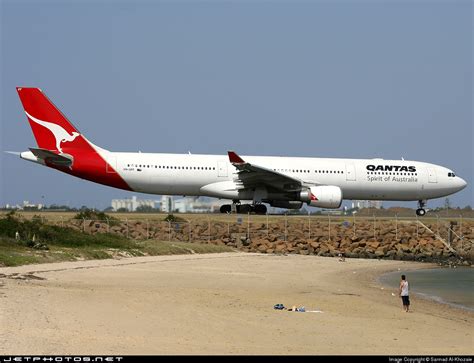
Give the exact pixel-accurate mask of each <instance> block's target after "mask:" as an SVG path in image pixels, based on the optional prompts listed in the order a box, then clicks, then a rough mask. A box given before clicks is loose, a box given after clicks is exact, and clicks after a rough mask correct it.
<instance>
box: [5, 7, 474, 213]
mask: <svg viewBox="0 0 474 363" xmlns="http://www.w3.org/2000/svg"><path fill="white" fill-rule="evenodd" d="M0 9H1V10H0V11H1V19H0V20H1V28H0V32H1V54H0V63H1V64H0V66H1V68H0V69H1V73H0V76H1V88H0V109H1V116H0V117H1V122H0V134H1V138H0V150H2V151H5V150H13V151H23V150H27V148H28V147H34V146H36V143H35V140H34V138H33V135H32V132H31V130H30V127H29V125H28V123H27V120H26V117H25V115H24V113H23V109H22V107H21V103H20V101H19V99H18V96H17V93H16V90H15V87H16V86H31V87H40V88H41V89H42V90H43V91H44V92H45V93H46V94H47V95H48V97H49V98H50V99H52V100H53V102H54V103H55V104H56V105H57V106H58V107H59V108H60V109H61V110H62V111H63V113H64V114H65V115H67V117H68V118H69V119H70V121H71V122H72V123H73V124H74V125H75V126H76V127H77V128H78V129H79V130H80V132H81V133H82V134H84V135H85V136H86V137H87V138H88V139H89V140H91V141H92V142H93V143H95V144H97V145H99V146H101V147H103V148H106V149H109V150H111V151H138V150H140V151H142V152H171V153H187V152H188V151H191V152H192V153H194V154H201V153H202V154H225V153H226V152H227V150H236V151H237V152H238V153H240V154H243V155H286V156H311V157H344V158H384V159H401V158H402V157H403V158H405V159H410V160H418V161H425V162H430V163H435V164H439V165H443V166H446V167H449V168H452V169H453V170H454V171H455V172H456V174H457V175H459V176H461V177H462V178H464V179H465V180H466V181H467V182H468V183H469V186H468V187H467V188H466V189H464V190H463V191H461V192H459V193H457V194H455V195H453V196H450V201H451V204H452V205H454V206H461V207H464V206H466V205H471V206H474V189H473V187H472V183H473V182H474V177H473V154H474V150H473V136H474V135H473V62H472V61H473V19H472V18H473V4H472V2H471V1H469V0H466V1H448V0H446V1H424V0H423V1H382V0H381V1H376V0H371V1H356V0H354V1H351V0H345V1H304V2H298V1H278V2H277V1H232V2H230V1H222V2H220V1H219V2H218V1H129V2H127V1H122V2H112V1H69V2H64V1H61V2H59V1H56V2H54V1H41V0H39V1H21V0H20V1H19V0H14V1H13V0H3V1H1V8H0ZM0 166H1V168H0V205H4V204H6V203H10V204H15V203H19V202H21V201H23V200H29V201H30V202H33V203H46V204H52V203H55V204H67V205H70V206H71V207H73V206H76V207H80V206H82V205H87V206H90V207H96V208H101V209H102V208H106V207H108V206H110V201H111V199H113V198H127V197H131V196H132V195H138V196H140V197H144V198H152V199H153V198H154V197H150V196H146V195H141V194H140V193H131V192H126V191H121V190H118V189H113V188H109V187H105V186H101V185H98V184H94V183H91V182H87V181H83V180H81V179H77V178H73V177H71V176H69V175H66V174H63V173H59V172H57V171H55V170H52V169H49V168H44V167H41V166H40V165H36V164H33V163H29V162H26V161H23V160H21V159H19V158H18V157H15V156H12V155H9V154H5V153H3V152H2V153H1V155H0ZM397 204H399V205H402V206H408V207H415V205H416V203H415V202H411V203H406V202H405V203H401V202H400V203H397ZM443 204H444V198H441V199H438V200H434V201H430V202H429V205H428V206H429V207H435V206H440V205H443Z"/></svg>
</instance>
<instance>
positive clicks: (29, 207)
mask: <svg viewBox="0 0 474 363" xmlns="http://www.w3.org/2000/svg"><path fill="white" fill-rule="evenodd" d="M43 208H44V204H41V203H38V204H33V203H30V202H29V201H28V200H24V201H23V204H16V205H10V204H6V205H5V209H17V210H32V209H33V210H40V209H43Z"/></svg>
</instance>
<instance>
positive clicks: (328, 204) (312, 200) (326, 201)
mask: <svg viewBox="0 0 474 363" xmlns="http://www.w3.org/2000/svg"><path fill="white" fill-rule="evenodd" d="M300 200H301V201H302V202H306V203H307V204H308V205H310V206H311V207H319V208H339V207H340V206H341V203H342V190H341V188H339V187H336V186H334V185H321V186H317V187H310V188H308V189H306V190H302V191H301V192H300Z"/></svg>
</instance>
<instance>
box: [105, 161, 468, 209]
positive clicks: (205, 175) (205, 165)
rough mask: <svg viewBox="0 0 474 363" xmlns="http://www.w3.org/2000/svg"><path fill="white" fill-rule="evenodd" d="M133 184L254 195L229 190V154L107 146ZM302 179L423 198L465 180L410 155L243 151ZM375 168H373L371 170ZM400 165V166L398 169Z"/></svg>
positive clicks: (347, 193) (160, 190)
mask: <svg viewBox="0 0 474 363" xmlns="http://www.w3.org/2000/svg"><path fill="white" fill-rule="evenodd" d="M104 154H105V155H103V156H104V157H105V159H106V160H107V162H108V163H109V164H110V165H112V166H113V167H114V168H115V170H117V172H118V173H119V174H120V176H121V177H122V178H123V179H124V180H125V181H126V182H127V183H128V184H129V185H130V187H131V188H132V190H135V191H137V192H143V193H150V194H168V195H189V196H211V197H217V198H224V199H247V200H251V199H253V198H254V196H253V193H252V192H249V191H246V192H245V193H244V194H242V193H241V194H239V192H236V191H235V190H232V186H233V185H235V184H233V183H234V181H235V180H236V179H237V169H236V168H235V167H234V166H233V165H232V164H231V163H230V162H229V158H228V156H227V155H191V154H161V153H156V154H152V153H120V152H105V153H104ZM242 157H243V158H244V159H245V160H246V161H247V162H249V163H252V164H256V165H260V166H264V167H265V168H268V169H272V170H274V171H276V172H279V173H282V174H285V175H288V176H291V177H294V178H298V179H300V180H302V181H304V182H308V183H315V184H321V185H335V186H338V187H340V188H341V190H342V193H343V198H344V199H356V200H358V199H364V200H365V199H368V200H400V201H409V200H427V199H433V198H439V197H443V196H446V195H450V194H452V193H455V192H457V191H459V190H461V189H463V188H464V186H465V185H466V182H465V181H464V180H463V179H461V178H459V177H457V176H454V174H453V173H452V171H451V170H449V169H447V168H445V167H442V166H439V165H434V164H429V163H424V162H418V161H409V160H383V159H329V158H304V157H269V156H242ZM372 169H373V170H372ZM400 169H402V170H400Z"/></svg>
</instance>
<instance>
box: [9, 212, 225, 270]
mask: <svg viewBox="0 0 474 363" xmlns="http://www.w3.org/2000/svg"><path fill="white" fill-rule="evenodd" d="M89 216H90V214H89ZM225 251H227V252H228V251H231V249H230V248H228V247H225V246H214V245H201V244H198V243H178V242H159V241H155V240H145V241H133V240H129V239H127V238H125V237H123V236H120V235H115V234H109V233H101V234H94V235H91V234H85V233H82V232H81V231H78V230H75V229H73V228H68V227H59V226H54V225H48V224H45V223H43V222H42V220H41V219H40V218H32V219H30V220H25V219H22V218H21V216H17V215H16V214H15V213H14V212H10V213H8V214H6V215H5V216H3V217H2V218H0V266H2V265H3V266H18V265H24V264H31V263H46V262H57V261H75V260H78V259H87V260H88V259H105V258H113V257H115V256H121V257H124V256H145V255H170V254H190V253H213V252H225Z"/></svg>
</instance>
